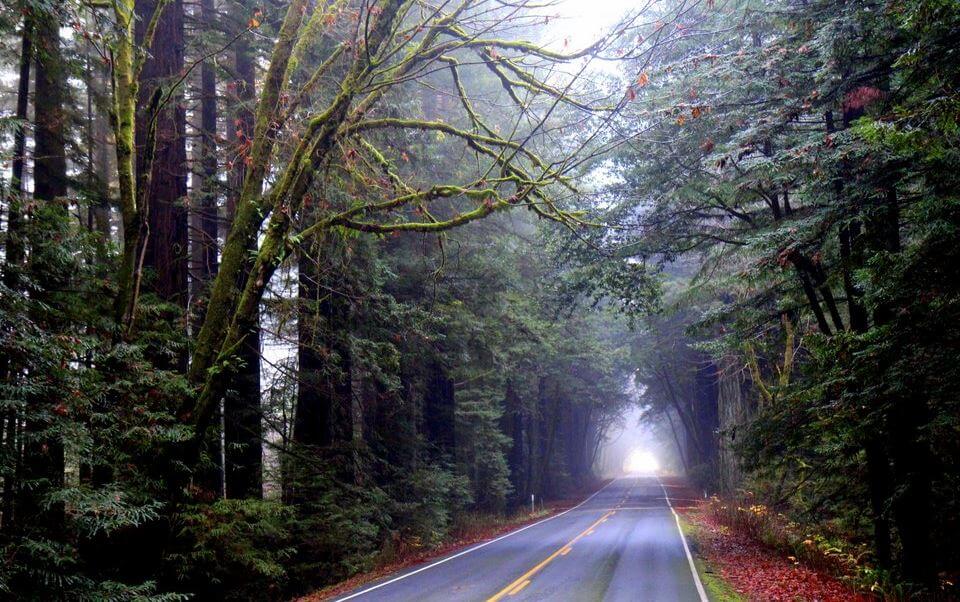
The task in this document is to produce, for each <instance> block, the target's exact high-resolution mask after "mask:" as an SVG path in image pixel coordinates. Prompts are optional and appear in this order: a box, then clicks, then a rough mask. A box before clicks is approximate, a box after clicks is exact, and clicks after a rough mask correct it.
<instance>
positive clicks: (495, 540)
mask: <svg viewBox="0 0 960 602" xmlns="http://www.w3.org/2000/svg"><path fill="white" fill-rule="evenodd" d="M617 480H618V479H612V480H611V481H610V482H609V483H607V484H606V485H604V486H603V487H601V488H600V489H597V490H596V491H594V492H593V493H592V494H591V495H590V497H588V498H587V499H585V500H583V501H582V502H580V503H579V504H577V505H576V506H574V507H573V508H567V509H566V510H564V511H563V512H561V513H560V514H554V515H553V516H548V517H547V518H545V519H543V520H538V521H537V522H535V523H533V524H530V525H527V526H526V527H521V528H519V529H517V530H516V531H510V532H509V533H507V534H505V535H501V536H500V537H498V538H496V539H491V540H490V541H485V542H483V543H482V544H479V545H476V546H473V547H472V548H468V549H466V550H463V551H462V552H458V553H456V554H454V555H453V556H447V557H446V558H444V559H442V560H438V561H437V562H434V563H433V564H428V565H427V566H423V567H420V568H419V569H417V570H415V571H410V572H409V573H404V574H403V575H400V576H398V577H394V578H393V579H390V580H389V581H384V582H383V583H378V584H377V585H374V586H373V587H368V588H367V589H364V590H360V591H359V592H357V593H355V594H350V595H349V596H346V597H343V598H337V599H336V600H335V601H334V602H344V601H345V600H350V599H352V598H356V597H358V596H362V595H364V594H367V593H370V592H372V591H373V590H376V589H380V588H381V587H384V586H387V585H390V584H391V583H396V582H397V581H400V580H401V579H406V578H407V577H411V576H413V575H416V574H417V573H422V572H423V571H426V570H427V569H432V568H433V567H435V566H439V565H441V564H443V563H445V562H449V561H451V560H453V559H454V558H459V557H461V556H463V555H465V554H469V553H470V552H475V551H477V550H479V549H480V548H485V547H487V546H489V545H490V544H494V543H497V542H498V541H500V540H501V539H506V538H508V537H512V536H514V535H516V534H517V533H520V532H521V531H526V530H527V529H532V528H533V527H536V526H537V525H542V524H543V523H545V522H547V521H551V520H553V519H555V518H560V517H561V516H563V515H564V514H566V513H567V512H571V511H573V510H576V509H577V508H579V507H580V506H582V505H584V504H586V503H587V502H589V501H590V500H592V499H593V498H594V496H596V495H597V494H598V493H600V492H601V491H603V490H604V489H606V488H607V487H609V486H610V485H613V483H614V482H615V481H617ZM674 514H676V513H674ZM683 545H684V546H686V545H687V544H686V542H684V544H683ZM689 556H690V552H687V557H689ZM691 562H693V561H691ZM699 583H700V582H699V581H697V584H698V585H699ZM701 591H702V587H701ZM704 600H706V598H704Z"/></svg>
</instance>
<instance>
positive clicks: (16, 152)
mask: <svg viewBox="0 0 960 602" xmlns="http://www.w3.org/2000/svg"><path fill="white" fill-rule="evenodd" d="M32 60H33V23H32V19H31V18H30V16H29V13H28V14H27V15H26V16H25V17H24V19H23V32H22V33H21V41H20V68H19V77H20V80H19V82H18V85H17V109H16V117H17V121H19V127H17V130H16V132H15V133H14V138H13V160H12V166H11V171H12V173H11V178H10V190H9V191H8V193H7V207H8V214H7V232H6V247H5V248H4V251H5V253H4V266H3V268H4V269H3V283H4V285H5V286H6V287H8V288H9V289H10V290H12V291H16V290H18V289H19V288H20V270H21V269H23V260H24V257H25V248H24V232H23V227H24V223H23V222H24V216H23V173H24V165H25V163H26V161H25V159H26V157H25V154H26V152H27V145H26V141H27V124H26V121H27V109H28V107H29V97H30V64H31V62H32ZM15 378H16V376H15V374H14V369H13V366H12V365H11V360H10V357H9V356H7V355H6V354H4V355H3V357H0V382H4V383H6V382H8V381H9V380H12V379H15ZM19 422H20V417H19V416H18V415H17V412H16V411H14V410H13V409H10V410H8V411H7V412H5V413H4V416H3V441H2V444H3V446H4V447H5V448H6V451H5V452H4V454H5V455H6V457H8V458H12V459H13V460H14V462H13V465H12V466H10V467H9V471H10V472H9V473H7V476H6V477H5V478H4V479H3V501H2V504H3V505H2V513H3V521H2V523H0V530H2V531H9V530H10V529H11V527H12V525H13V522H14V499H15V496H14V492H15V486H16V482H17V479H16V478H15V475H16V473H17V471H18V470H19V466H20V462H21V458H20V451H21V441H20V437H19Z"/></svg>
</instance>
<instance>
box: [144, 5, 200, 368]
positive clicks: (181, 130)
mask: <svg viewBox="0 0 960 602" xmlns="http://www.w3.org/2000/svg"><path fill="white" fill-rule="evenodd" d="M156 7H157V1H156V0H137V2H136V12H137V16H138V21H137V31H136V35H137V39H138V40H140V39H142V38H143V35H144V30H145V29H146V26H147V23H148V22H149V21H150V18H151V16H152V15H153V12H154V10H155V9H156ZM183 45H184V44H183V4H182V2H181V0H173V1H172V2H171V3H169V4H168V5H167V6H166V8H165V9H164V11H163V14H162V15H161V17H160V20H159V22H158V24H157V31H156V36H155V37H154V40H153V47H152V48H150V57H149V58H148V59H147V61H146V63H145V65H144V67H143V71H142V72H141V74H140V97H139V102H138V106H139V107H140V110H139V111H138V113H137V140H136V144H137V157H138V163H137V170H138V172H139V173H141V175H142V174H143V171H144V169H145V168H146V166H145V165H144V161H143V158H144V156H145V154H146V153H145V152H144V147H145V145H146V135H147V130H148V124H149V123H150V120H151V118H152V117H153V116H152V115H151V114H150V110H149V107H150V106H151V102H150V101H151V98H153V97H154V95H155V93H156V90H157V89H158V87H162V89H163V90H164V91H165V92H166V91H168V90H169V88H170V86H171V85H173V84H174V82H175V81H176V79H177V78H178V77H179V76H180V74H181V73H182V71H183V68H184V65H183ZM180 99H181V95H180V93H179V92H177V93H175V94H173V96H172V97H171V98H170V101H169V102H168V103H167V104H166V105H165V106H163V107H160V110H159V114H158V115H157V116H156V120H157V121H156V123H157V126H156V151H155V156H154V161H153V166H152V169H151V173H150V178H151V179H150V186H149V188H148V190H147V193H146V197H147V198H146V199H144V202H145V203H146V204H147V206H148V208H149V209H148V211H149V222H148V223H149V228H150V230H149V235H148V237H147V240H146V249H145V253H144V267H145V268H147V269H149V270H151V271H152V272H153V274H154V278H153V279H152V282H153V286H152V290H153V291H154V292H156V293H157V294H158V295H159V296H160V297H161V298H162V299H164V300H166V301H170V302H172V303H176V304H177V305H180V306H181V307H184V308H186V304H187V272H188V268H189V266H188V256H189V255H188V253H189V242H188V231H187V216H188V212H187V207H186V205H185V203H186V198H187V150H186V136H185V133H186V132H185V130H186V114H185V111H184V108H183V105H182V103H181V102H180ZM184 359H185V358H184Z"/></svg>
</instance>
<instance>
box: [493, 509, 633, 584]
mask: <svg viewBox="0 0 960 602" xmlns="http://www.w3.org/2000/svg"><path fill="white" fill-rule="evenodd" d="M616 512H617V511H616V510H611V511H609V512H607V513H606V514H604V515H603V516H601V517H600V518H598V519H597V522H595V523H593V524H592V525H590V526H589V527H587V528H586V529H584V530H583V531H582V532H581V533H580V534H579V535H577V536H576V537H574V538H573V539H571V540H570V541H568V542H567V543H565V544H564V545H562V546H561V547H560V549H559V550H557V551H556V552H554V553H553V554H550V555H549V556H547V557H546V558H545V559H543V560H542V561H541V562H540V564H538V565H537V566H535V567H533V568H532V569H530V570H529V571H527V572H526V573H524V574H522V575H520V576H519V577H517V579H516V581H514V582H513V583H511V584H510V585H508V586H507V587H505V588H503V589H502V590H500V591H499V592H497V594H496V595H495V596H493V597H492V598H488V599H487V602H497V601H498V600H500V599H501V598H503V597H505V596H513V595H515V594H517V593H519V592H520V591H521V590H523V588H525V587H527V586H528V585H530V579H531V578H532V577H533V576H534V575H536V574H537V573H539V572H540V570H541V569H543V567H545V566H547V565H548V564H550V563H551V562H552V561H553V560H554V559H555V558H556V557H557V556H566V555H567V554H569V553H570V547H571V546H572V545H573V544H575V543H576V542H577V540H579V539H580V538H581V537H585V536H587V535H589V534H591V533H593V530H594V528H596V527H597V525H599V524H600V523H602V522H603V521H605V520H607V519H608V518H610V517H611V516H613V515H614V514H615V513H616Z"/></svg>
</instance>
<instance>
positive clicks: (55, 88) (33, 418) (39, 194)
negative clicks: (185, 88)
mask: <svg viewBox="0 0 960 602" xmlns="http://www.w3.org/2000/svg"><path fill="white" fill-rule="evenodd" d="M34 40H35V42H36V45H37V48H36V55H35V58H36V84H35V89H34V124H35V125H34V132H35V133H34V136H35V138H34V140H35V144H34V170H33V173H34V199H35V201H36V202H37V203H43V204H44V205H45V207H44V210H45V211H50V212H51V213H53V214H58V217H56V218H54V217H51V218H50V219H51V220H52V221H53V220H55V221H57V222H58V225H65V224H66V222H67V219H68V217H67V209H66V199H65V197H66V196H67V157H66V140H65V137H64V131H65V130H66V113H65V111H64V101H65V94H66V81H67V80H66V70H65V68H64V64H63V57H62V53H61V48H60V22H59V17H58V16H57V15H56V13H55V12H53V11H51V12H46V13H43V14H38V15H37V18H36V36H35V38H34ZM50 234H51V235H53V234H54V233H50ZM35 294H36V295H37V296H38V297H39V298H40V299H41V300H43V298H44V297H45V296H46V295H45V291H44V290H39V291H37V292H36V293H35ZM55 403H56V402H55V400H53V399H49V398H45V397H42V396H41V397H37V398H34V399H32V400H31V401H30V402H29V403H28V410H27V412H28V416H27V417H26V420H25V423H24V444H23V445H24V454H23V471H22V480H21V481H20V482H21V483H24V484H28V485H27V486H25V487H23V488H21V495H20V499H19V502H18V508H17V509H16V510H15V511H14V512H15V514H16V515H17V516H18V522H19V524H20V525H21V526H28V527H29V528H30V529H37V528H39V529H46V530H47V531H48V535H49V536H51V537H54V538H58V537H61V536H62V534H63V524H64V509H63V506H62V504H53V505H48V504H46V500H45V499H44V498H45V497H46V495H48V494H50V493H52V492H54V491H56V490H58V489H60V488H62V487H63V475H64V450H63V442H62V441H61V440H60V438H59V436H58V435H57V434H56V432H52V433H51V432H50V431H51V430H53V429H54V427H55V425H54V422H53V420H54V419H52V418H51V417H52V416H56V413H55V412H54V411H53V409H52V406H53V405H54V404H55Z"/></svg>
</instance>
